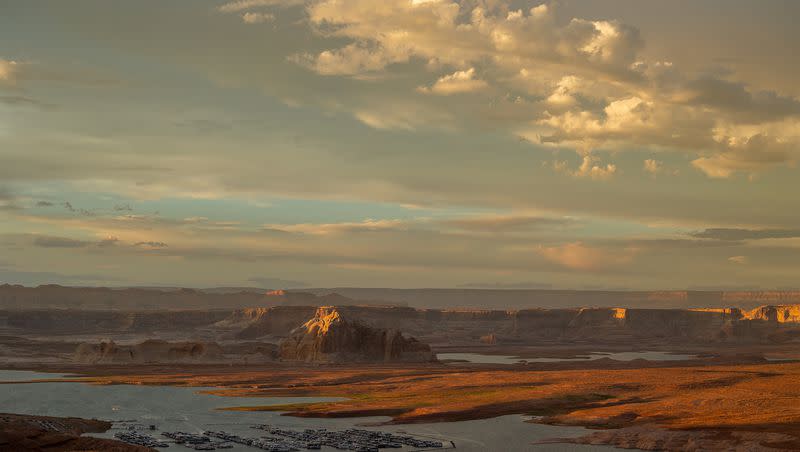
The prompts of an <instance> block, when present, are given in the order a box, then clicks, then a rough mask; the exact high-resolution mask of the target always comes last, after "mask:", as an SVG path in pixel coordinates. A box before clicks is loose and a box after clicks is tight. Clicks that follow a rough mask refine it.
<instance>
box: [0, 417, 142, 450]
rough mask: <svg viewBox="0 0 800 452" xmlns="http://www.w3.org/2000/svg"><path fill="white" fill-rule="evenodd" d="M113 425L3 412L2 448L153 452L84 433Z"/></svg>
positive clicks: (0, 439) (1, 420) (99, 430)
mask: <svg viewBox="0 0 800 452" xmlns="http://www.w3.org/2000/svg"><path fill="white" fill-rule="evenodd" d="M109 428H111V423H110V422H106V421H98V420H89V419H79V418H63V417H50V416H26V415H21V414H2V413H0V451H8V452H21V451H45V450H46V451H52V452H66V451H83V452H88V451H104V452H152V451H153V449H150V448H148V447H140V446H134V445H131V444H125V443H123V442H120V441H116V440H113V439H102V438H93V437H91V436H82V435H83V434H85V433H101V432H105V431H107V430H108V429H109Z"/></svg>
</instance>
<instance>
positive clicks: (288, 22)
mask: <svg viewBox="0 0 800 452" xmlns="http://www.w3.org/2000/svg"><path fill="white" fill-rule="evenodd" d="M796 17H800V2H796V1H794V0H760V1H754V0H752V1H745V0H705V1H702V2H697V1H695V0H672V1H669V2H666V1H665V2H650V1H641V0H605V1H602V2H598V1H591V0H560V1H551V2H542V1H539V0H531V1H517V0H383V1H380V2H376V1H374V0H171V1H169V2H165V1H163V0H136V1H117V2H108V1H105V0H72V1H69V2H65V1H63V0H3V1H2V2H0V282H9V283H20V284H26V285H36V284H45V283H58V284H67V285H104V286H134V285H168V286H187V287H212V286H258V287H265V288H293V287H309V286H314V287H337V286H360V287H399V288H402V287H493V288H571V289H647V290H655V289H744V288H748V289H759V288H760V289H784V288H792V287H796V286H800V282H798V280H797V279H798V278H797V277H798V275H800V201H798V199H797V194H798V193H800V177H798V176H800V174H799V173H798V169H797V167H796V163H797V160H798V157H799V156H800V83H797V76H796V74H797V73H798V71H799V70H800V59H798V58H796V55H798V54H800V29H798V28H797V27H796V24H795V23H794V18H796Z"/></svg>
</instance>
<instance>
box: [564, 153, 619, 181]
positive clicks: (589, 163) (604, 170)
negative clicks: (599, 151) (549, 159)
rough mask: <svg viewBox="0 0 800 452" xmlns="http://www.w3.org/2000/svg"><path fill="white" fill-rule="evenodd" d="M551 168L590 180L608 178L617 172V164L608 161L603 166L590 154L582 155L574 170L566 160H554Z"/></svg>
mask: <svg viewBox="0 0 800 452" xmlns="http://www.w3.org/2000/svg"><path fill="white" fill-rule="evenodd" d="M553 168H554V169H555V170H556V171H557V172H561V173H567V174H569V175H571V176H573V177H584V178H589V179H592V180H609V179H611V178H612V177H614V175H615V174H616V173H617V165H615V164H613V163H608V164H606V165H605V166H603V164H602V163H597V157H595V156H592V155H584V156H583V160H582V161H581V165H580V166H579V167H578V168H577V169H575V170H572V169H570V168H569V163H568V162H566V161H556V162H554V163H553Z"/></svg>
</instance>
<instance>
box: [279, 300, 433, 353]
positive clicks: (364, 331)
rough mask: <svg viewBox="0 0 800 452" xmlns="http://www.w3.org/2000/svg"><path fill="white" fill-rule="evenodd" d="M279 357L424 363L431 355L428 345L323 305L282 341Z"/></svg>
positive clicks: (396, 331)
mask: <svg viewBox="0 0 800 452" xmlns="http://www.w3.org/2000/svg"><path fill="white" fill-rule="evenodd" d="M280 357H281V359H285V360H290V361H305V362H316V363H336V362H396V361H406V362H425V361H431V360H432V359H433V354H432V353H431V349H430V347H429V346H428V345H427V344H423V343H421V342H418V341H417V340H416V339H413V338H406V337H404V336H403V334H402V333H401V332H400V331H398V330H393V329H378V328H373V327H370V326H368V325H366V324H365V323H363V322H361V321H359V320H352V319H347V318H345V317H344V316H343V315H342V313H341V312H340V311H339V310H338V309H337V308H335V307H330V306H326V307H321V308H319V309H317V311H316V313H315V315H314V317H313V318H312V319H311V320H309V321H307V322H306V323H304V324H303V325H302V326H300V327H298V328H296V329H295V330H293V331H292V333H291V334H290V335H289V337H287V338H286V339H284V340H283V341H282V342H281V344H280Z"/></svg>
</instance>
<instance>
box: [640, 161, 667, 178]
mask: <svg viewBox="0 0 800 452" xmlns="http://www.w3.org/2000/svg"><path fill="white" fill-rule="evenodd" d="M663 170H664V162H661V161H659V160H655V159H647V160H645V161H644V171H645V172H646V173H649V174H651V175H653V176H655V175H656V174H658V173H660V172H662V171H663Z"/></svg>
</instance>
